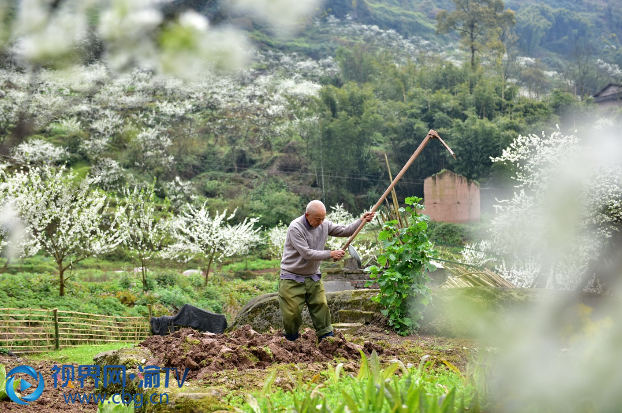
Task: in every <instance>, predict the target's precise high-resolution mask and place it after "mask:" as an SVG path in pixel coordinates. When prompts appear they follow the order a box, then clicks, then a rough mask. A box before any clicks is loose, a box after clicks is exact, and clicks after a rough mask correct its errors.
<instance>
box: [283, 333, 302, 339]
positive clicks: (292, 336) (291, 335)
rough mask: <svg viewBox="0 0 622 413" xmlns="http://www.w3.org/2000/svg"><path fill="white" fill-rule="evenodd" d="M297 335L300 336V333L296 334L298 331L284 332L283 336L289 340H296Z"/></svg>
mask: <svg viewBox="0 0 622 413" xmlns="http://www.w3.org/2000/svg"><path fill="white" fill-rule="evenodd" d="M298 337H300V334H298V333H294V334H285V338H286V339H288V340H289V341H296V340H297V339H298Z"/></svg>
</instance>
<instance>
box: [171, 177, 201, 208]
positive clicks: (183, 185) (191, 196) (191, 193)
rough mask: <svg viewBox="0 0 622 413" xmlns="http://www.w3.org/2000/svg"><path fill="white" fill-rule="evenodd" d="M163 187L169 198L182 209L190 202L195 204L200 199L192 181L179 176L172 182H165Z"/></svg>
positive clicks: (176, 206) (175, 206)
mask: <svg viewBox="0 0 622 413" xmlns="http://www.w3.org/2000/svg"><path fill="white" fill-rule="evenodd" d="M162 187H163V189H164V192H165V193H166V197H167V199H168V200H169V201H170V203H171V205H172V206H173V207H174V208H175V209H177V210H181V209H182V208H183V207H185V205H186V204H188V203H190V204H194V203H195V202H196V201H197V200H198V199H199V197H198V196H197V193H196V188H195V187H194V185H193V184H192V182H189V181H184V180H182V179H181V178H180V177H178V176H176V177H175V179H173V180H172V181H170V182H164V184H163V185H162Z"/></svg>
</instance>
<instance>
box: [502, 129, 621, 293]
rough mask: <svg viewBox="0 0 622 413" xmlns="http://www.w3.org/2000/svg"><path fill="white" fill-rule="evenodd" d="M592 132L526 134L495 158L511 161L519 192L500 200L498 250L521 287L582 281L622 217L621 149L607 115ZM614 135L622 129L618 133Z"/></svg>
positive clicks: (506, 271) (560, 285) (507, 273)
mask: <svg viewBox="0 0 622 413" xmlns="http://www.w3.org/2000/svg"><path fill="white" fill-rule="evenodd" d="M600 126H601V127H600V129H599V130H598V128H594V127H593V126H592V127H591V129H590V132H591V133H590V134H589V135H588V136H586V137H580V136H575V135H566V134H564V133H562V132H561V131H559V130H558V131H556V132H554V133H552V134H551V135H549V136H546V135H544V134H542V136H538V135H528V136H519V137H518V138H517V139H516V140H515V141H514V142H513V143H512V144H511V145H510V147H508V148H507V149H505V150H504V151H503V154H502V155H501V156H500V157H498V158H495V159H493V162H504V163H507V164H510V165H511V166H512V167H513V168H514V171H515V177H514V179H515V181H516V183H517V186H516V187H517V192H515V194H514V196H513V197H512V198H511V199H509V200H505V201H502V202H500V204H499V205H498V206H497V215H496V216H495V218H494V219H493V221H492V230H491V234H492V241H493V242H492V244H491V245H492V246H493V250H494V252H496V253H498V254H503V255H504V256H506V257H507V258H508V260H509V261H511V263H509V265H508V267H506V265H505V263H504V265H503V266H502V267H501V268H500V271H501V272H503V273H504V275H505V276H506V277H507V278H509V279H510V281H512V282H514V283H515V284H516V285H518V286H523V287H529V286H532V287H553V288H575V287H577V286H578V285H579V282H580V279H581V276H582V274H585V271H586V269H587V266H588V264H589V262H590V261H592V260H595V259H596V258H597V257H598V256H599V254H600V253H601V251H602V248H603V246H604V245H606V244H607V243H608V242H610V240H611V237H612V235H614V234H616V233H618V232H619V231H620V223H622V167H621V165H620V162H619V148H618V149H617V150H616V147H615V145H614V144H613V142H614V141H615V139H607V138H606V137H607V135H609V134H608V133H607V128H608V127H607V126H606V122H605V123H604V124H602V125H600ZM610 136H615V133H613V134H611V135H610Z"/></svg>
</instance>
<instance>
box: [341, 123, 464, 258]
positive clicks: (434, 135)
mask: <svg viewBox="0 0 622 413" xmlns="http://www.w3.org/2000/svg"><path fill="white" fill-rule="evenodd" d="M430 139H438V140H439V141H441V143H442V144H443V145H444V146H445V148H447V150H448V151H449V153H451V155H452V156H453V157H454V158H455V157H456V155H455V154H454V152H453V151H452V150H451V148H450V147H449V146H447V144H446V143H445V142H444V141H443V140H442V139H441V137H440V136H439V135H438V132H436V131H435V130H433V129H430V131H429V132H428V135H427V136H426V137H425V139H424V140H423V142H421V143H420V144H419V147H418V148H417V150H416V151H415V153H413V154H412V156H411V157H410V159H409V160H408V162H406V165H404V167H403V168H402V170H401V171H400V173H398V174H397V175H396V176H395V179H393V182H391V185H389V187H388V188H387V190H386V191H384V194H382V196H381V197H380V199H379V200H378V202H376V205H374V206H373V208H372V209H371V211H370V212H376V210H377V209H378V207H380V204H382V202H383V201H384V199H385V198H386V197H387V196H388V195H389V193H390V192H391V190H392V189H393V187H394V186H395V185H396V184H397V182H398V181H399V180H400V179H401V178H402V176H404V174H405V173H406V170H407V169H408V168H409V167H410V165H412V163H413V162H414V161H415V159H417V156H419V154H420V153H421V151H422V150H423V148H425V146H426V145H427V144H428V142H429V141H430ZM366 223H367V222H365V221H362V222H361V225H359V227H358V228H357V229H356V231H354V234H352V235H351V236H350V238H348V240H347V241H346V243H345V244H343V247H342V248H341V249H342V250H344V251H345V250H346V249H347V248H348V246H350V244H351V243H352V241H353V240H354V238H355V237H356V236H357V235H358V233H359V232H361V230H362V229H363V227H364V226H365V224H366Z"/></svg>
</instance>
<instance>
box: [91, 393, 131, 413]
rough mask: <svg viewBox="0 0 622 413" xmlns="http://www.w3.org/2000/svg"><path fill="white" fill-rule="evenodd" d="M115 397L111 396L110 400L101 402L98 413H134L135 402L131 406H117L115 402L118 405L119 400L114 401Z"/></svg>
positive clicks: (121, 404)
mask: <svg viewBox="0 0 622 413" xmlns="http://www.w3.org/2000/svg"><path fill="white" fill-rule="evenodd" d="M113 397H114V396H111V397H110V398H109V399H108V400H106V401H104V402H100V403H99V404H98V405H97V413H134V402H133V401H132V402H130V404H123V403H120V404H116V403H115V401H116V402H117V403H118V397H117V400H115V401H112V398H113Z"/></svg>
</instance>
